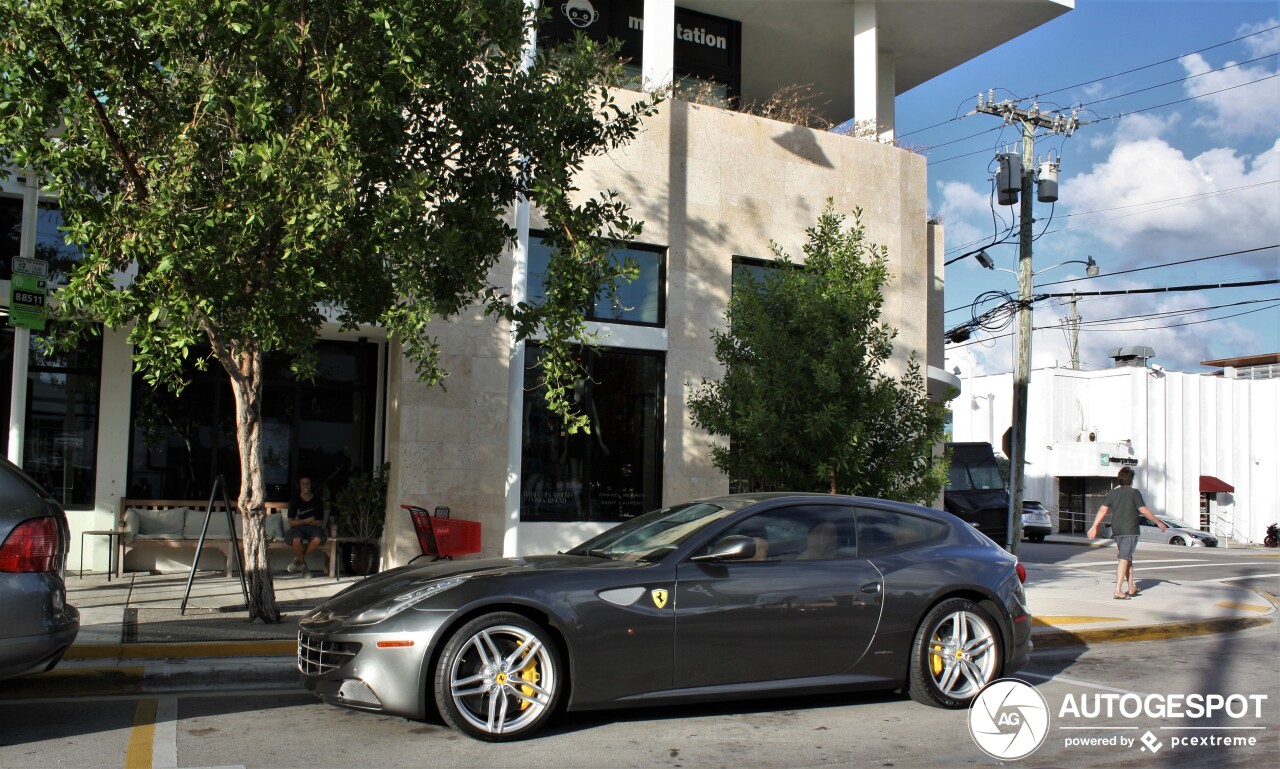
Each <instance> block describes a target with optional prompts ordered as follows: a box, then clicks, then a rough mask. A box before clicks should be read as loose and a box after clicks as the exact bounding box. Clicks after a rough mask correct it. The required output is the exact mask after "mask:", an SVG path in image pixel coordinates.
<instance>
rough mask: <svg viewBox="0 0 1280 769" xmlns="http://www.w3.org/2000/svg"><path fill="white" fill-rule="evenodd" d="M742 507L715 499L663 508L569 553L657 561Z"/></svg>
mask: <svg viewBox="0 0 1280 769" xmlns="http://www.w3.org/2000/svg"><path fill="white" fill-rule="evenodd" d="M739 507H740V506H739V505H727V506H726V505H723V504H716V503H713V502H692V503H688V504H683V505H675V506H673V507H664V508H662V509H661V510H654V511H653V512H651V513H645V514H644V515H642V516H640V517H638V518H632V519H631V520H629V521H627V522H626V523H622V524H619V525H617V526H615V527H613V528H612V529H609V530H608V531H606V532H604V533H603V534H599V535H597V536H595V537H592V538H591V539H589V540H587V541H586V542H583V543H582V544H581V545H578V546H577V547H575V548H573V549H572V550H569V551H568V552H569V554H570V555H590V556H594V557H597V558H611V559H613V560H617V561H656V560H658V559H660V558H662V556H664V555H666V554H667V553H669V552H671V551H672V550H674V549H676V547H678V546H679V545H680V544H681V543H682V542H684V541H685V540H687V539H688V538H689V537H692V536H693V535H694V534H697V533H698V532H699V531H701V530H702V528H703V527H705V526H707V525H709V524H712V523H715V522H716V521H718V520H720V519H722V518H724V517H725V516H727V515H729V514H731V513H733V512H735V511H736V510H737V509H738V508H739Z"/></svg>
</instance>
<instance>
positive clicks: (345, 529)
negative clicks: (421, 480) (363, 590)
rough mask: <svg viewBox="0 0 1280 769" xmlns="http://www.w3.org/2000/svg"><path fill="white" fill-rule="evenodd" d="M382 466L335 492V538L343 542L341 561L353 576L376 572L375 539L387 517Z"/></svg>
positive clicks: (386, 466) (386, 469)
mask: <svg viewBox="0 0 1280 769" xmlns="http://www.w3.org/2000/svg"><path fill="white" fill-rule="evenodd" d="M390 469H391V465H390V464H389V463H388V464H383V465H382V467H380V468H378V469H377V470H375V471H374V472H373V474H372V475H366V474H364V473H357V474H356V475H353V476H351V479H350V480H349V481H347V485H346V486H345V487H343V489H342V491H339V492H338V496H337V499H336V500H334V502H335V505H336V507H337V523H338V536H339V537H341V538H342V539H343V540H345V541H343V542H342V543H341V546H342V561H343V565H344V566H346V569H347V573H348V574H350V575H352V576H364V575H367V574H372V573H373V572H375V571H377V568H378V538H379V537H381V536H382V526H383V524H384V523H385V521H386V516H387V474H388V472H390Z"/></svg>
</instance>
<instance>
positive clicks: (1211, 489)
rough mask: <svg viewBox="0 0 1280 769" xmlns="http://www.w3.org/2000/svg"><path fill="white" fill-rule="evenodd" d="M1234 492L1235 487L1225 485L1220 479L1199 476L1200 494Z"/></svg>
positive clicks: (1210, 476)
mask: <svg viewBox="0 0 1280 769" xmlns="http://www.w3.org/2000/svg"><path fill="white" fill-rule="evenodd" d="M1235 490H1236V487H1235V486H1232V485H1231V484H1229V483H1227V482H1226V481H1224V480H1222V479H1221V478H1215V477H1213V476H1212V475H1202V476H1200V493H1201V494H1216V493H1218V492H1220V491H1235Z"/></svg>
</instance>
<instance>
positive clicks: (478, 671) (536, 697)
mask: <svg viewBox="0 0 1280 769" xmlns="http://www.w3.org/2000/svg"><path fill="white" fill-rule="evenodd" d="M560 690H561V665H560V655H559V653H558V652H557V650H556V647H555V644H554V643H553V642H552V641H551V638H550V636H549V635H548V634H547V632H546V630H544V629H543V628H542V627H540V626H539V625H537V624H536V623H534V622H533V621H531V620H529V619H527V618H525V617H522V616H520V615H519V614H512V613H508V612H498V613H494V614H485V615H483V616H480V617H477V618H475V619H473V620H472V621H470V622H468V623H467V624H466V625H463V626H462V628H461V629H460V630H458V632H456V633H454V634H453V635H452V636H451V637H450V638H449V641H448V642H447V643H446V644H445V646H444V651H443V652H442V653H441V655H440V662H439V664H438V665H437V667H436V675H435V698H436V706H437V707H438V708H439V710H440V716H441V717H442V718H443V719H444V721H445V723H447V724H449V726H452V727H453V728H454V729H457V730H458V731H460V732H464V733H466V734H469V735H471V736H472V737H475V738H477V739H481V740H487V741H489V742H505V741H508V740H518V739H523V738H525V737H528V736H529V735H530V734H533V733H534V732H535V731H537V730H538V729H540V728H541V727H542V726H543V725H544V724H545V723H546V722H547V720H548V719H549V718H550V717H551V714H552V713H553V712H554V711H555V708H556V704H557V703H558V701H559V699H560Z"/></svg>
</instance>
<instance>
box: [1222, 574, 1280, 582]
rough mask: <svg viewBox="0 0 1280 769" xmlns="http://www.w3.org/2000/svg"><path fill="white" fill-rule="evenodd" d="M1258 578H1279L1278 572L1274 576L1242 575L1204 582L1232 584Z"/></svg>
mask: <svg viewBox="0 0 1280 769" xmlns="http://www.w3.org/2000/svg"><path fill="white" fill-rule="evenodd" d="M1260 577H1280V572H1277V573H1275V574H1242V575H1241V576H1239V577H1221V578H1219V579H1207V580H1205V582H1234V581H1236V580H1237V579H1258V578H1260Z"/></svg>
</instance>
